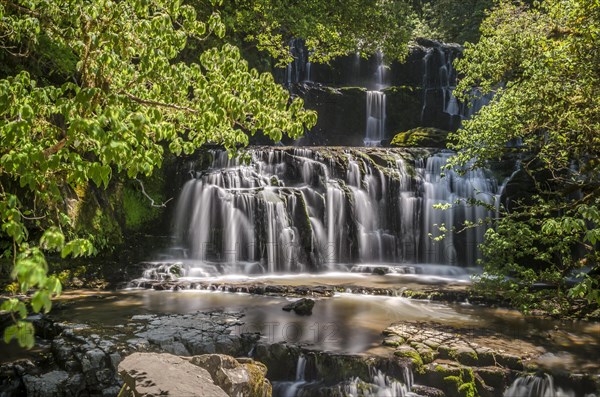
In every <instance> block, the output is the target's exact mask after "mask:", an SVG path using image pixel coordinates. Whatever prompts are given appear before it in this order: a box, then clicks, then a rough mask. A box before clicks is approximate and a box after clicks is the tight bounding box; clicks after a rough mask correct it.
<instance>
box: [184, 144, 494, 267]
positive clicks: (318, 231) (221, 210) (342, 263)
mask: <svg viewBox="0 0 600 397" xmlns="http://www.w3.org/2000/svg"><path fill="white" fill-rule="evenodd" d="M247 154H248V156H249V158H250V160H249V161H248V162H244V161H241V160H240V159H229V158H228V156H227V153H226V152H224V151H212V152H211V156H212V162H211V166H210V167H208V169H204V170H196V169H194V166H193V165H191V166H190V167H191V170H190V171H191V173H190V174H191V175H192V178H191V179H190V180H189V181H187V182H186V183H185V185H184V187H183V189H182V192H181V194H180V197H179V199H178V203H177V207H176V214H175V217H174V226H173V228H174V234H175V238H176V241H177V249H175V250H174V251H173V252H176V254H175V255H174V258H173V259H180V260H183V261H184V262H185V261H188V262H189V263H190V264H189V265H186V266H184V267H185V269H184V271H185V275H187V276H207V275H213V274H230V273H244V274H249V273H266V272H269V273H274V272H285V273H290V272H292V273H295V272H307V271H308V272H317V271H326V270H336V269H340V268H343V269H346V268H350V267H351V266H353V265H357V264H361V265H363V266H364V265H366V264H394V265H397V264H403V263H430V264H452V265H461V266H473V265H475V263H476V260H477V258H478V255H479V254H478V249H477V245H478V244H479V243H481V241H482V239H483V230H479V229H481V228H478V229H472V230H468V231H466V232H464V233H461V234H458V235H455V236H453V235H452V233H447V236H446V238H445V239H443V240H441V241H435V240H434V239H432V236H438V235H440V234H441V232H440V230H439V227H440V226H442V225H444V226H445V227H446V228H447V229H451V228H452V227H453V226H457V227H459V226H460V225H461V224H462V223H463V222H464V221H465V220H469V221H471V222H476V221H478V220H479V219H485V218H486V217H491V216H493V215H494V213H493V211H490V210H488V209H486V208H484V207H481V206H470V205H467V204H465V202H464V201H465V200H469V199H477V200H481V201H483V202H486V203H488V204H493V203H496V202H497V201H498V196H499V193H500V192H499V188H498V184H497V182H496V181H495V180H494V179H493V178H491V177H489V176H488V175H486V173H485V172H484V171H481V170H480V171H474V172H469V173H467V174H466V175H464V176H459V175H458V174H455V173H454V172H452V171H445V175H443V170H442V167H443V166H444V164H445V163H446V161H447V159H448V157H449V156H450V155H451V153H448V152H437V153H433V152H431V151H428V150H423V149H418V150H399V149H380V148H311V149H307V148H277V147H265V148H252V149H250V150H248V152H247ZM434 204H442V205H444V204H445V205H450V206H451V207H452V208H449V209H447V210H441V209H435V208H434V207H433V205H434Z"/></svg>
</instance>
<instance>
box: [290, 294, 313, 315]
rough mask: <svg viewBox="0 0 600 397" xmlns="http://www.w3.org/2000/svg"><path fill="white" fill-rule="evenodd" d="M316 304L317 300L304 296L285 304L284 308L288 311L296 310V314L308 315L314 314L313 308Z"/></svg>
mask: <svg viewBox="0 0 600 397" xmlns="http://www.w3.org/2000/svg"><path fill="white" fill-rule="evenodd" d="M314 306H315V301H314V300H312V299H308V298H302V299H299V300H297V301H295V302H292V303H290V304H287V305H285V306H284V307H283V308H282V310H285V311H287V312H289V311H292V310H293V311H294V312H295V313H296V314H299V315H301V316H308V315H311V314H312V309H313V307H314Z"/></svg>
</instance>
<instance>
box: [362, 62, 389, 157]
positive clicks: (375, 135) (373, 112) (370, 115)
mask: <svg viewBox="0 0 600 397" xmlns="http://www.w3.org/2000/svg"><path fill="white" fill-rule="evenodd" d="M385 87H386V83H385V65H384V63H383V54H382V53H378V54H377V69H376V72H375V79H374V87H373V88H375V90H369V91H367V125H366V128H365V140H364V142H365V146H381V141H383V140H384V139H385V118H386V100H385V93H384V92H383V91H382V90H383V89H384V88H385Z"/></svg>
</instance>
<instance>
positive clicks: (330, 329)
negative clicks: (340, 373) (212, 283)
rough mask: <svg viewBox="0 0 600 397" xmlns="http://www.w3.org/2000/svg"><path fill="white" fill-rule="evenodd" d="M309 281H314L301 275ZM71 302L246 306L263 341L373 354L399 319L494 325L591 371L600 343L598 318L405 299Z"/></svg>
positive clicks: (76, 310)
mask: <svg viewBox="0 0 600 397" xmlns="http://www.w3.org/2000/svg"><path fill="white" fill-rule="evenodd" d="M296 281H297V282H298V283H302V285H306V284H307V281H309V280H298V279H296ZM62 299H63V300H64V301H65V302H70V304H68V305H67V306H66V307H67V308H66V309H65V310H59V311H56V312H54V314H53V315H54V316H55V317H56V318H57V319H59V320H65V321H69V322H76V323H88V324H92V325H94V324H96V325H108V326H110V325H118V324H125V323H127V322H128V320H129V319H130V317H131V316H133V315H135V314H161V313H180V314H185V313H192V312H196V311H211V310H225V311H235V312H238V311H239V312H243V313H244V318H243V319H242V321H243V325H240V326H237V327H236V328H235V329H234V330H233V332H234V333H239V334H241V333H244V332H260V333H261V334H262V335H263V338H264V339H265V341H268V342H280V341H287V342H290V343H302V344H306V345H309V346H312V347H314V348H316V349H319V350H328V351H336V352H347V353H362V352H374V351H375V350H376V349H377V348H378V347H379V346H380V345H381V340H382V336H381V332H382V331H383V330H384V329H385V328H386V327H388V326H389V325H390V324H391V323H393V322H397V321H423V322H435V323H438V324H443V325H448V326H453V327H459V328H460V329H461V330H462V332H464V333H472V334H473V335H474V336H478V335H481V334H484V333H486V332H488V331H491V332H493V333H495V334H496V335H498V336H501V337H504V338H507V339H512V340H522V341H527V342H528V343H532V344H535V345H536V346H539V349H540V352H542V353H545V355H546V356H547V359H548V361H549V362H551V361H552V360H554V361H556V362H557V363H558V364H560V365H564V364H565V362H568V365H569V366H570V367H576V368H577V367H579V368H583V367H585V368H587V369H588V370H589V369H592V370H593V368H594V367H593V365H595V364H594V360H595V356H596V355H597V351H598V347H599V346H600V324H599V323H589V322H567V321H554V320H547V319H534V318H529V317H524V316H522V315H521V314H519V313H518V312H516V311H512V310H503V309H493V308H486V307H480V306H475V305H469V304H446V303H439V302H431V301H425V300H413V299H408V298H404V297H399V296H398V297H390V296H372V295H360V294H349V293H341V294H336V295H335V296H334V297H332V298H323V299H319V300H317V302H316V304H315V306H314V308H313V313H312V315H310V316H299V315H296V314H295V313H293V312H286V311H283V310H282V307H283V306H284V305H286V304H287V303H289V302H290V301H292V300H294V299H296V298H286V297H279V296H261V295H249V294H244V293H228V292H218V291H196V290H190V291H179V292H172V291H153V290H124V291H119V292H114V293H101V294H97V293H89V292H86V293H83V294H82V293H80V292H78V291H74V292H70V293H68V294H66V295H65V296H64V297H63V298H62Z"/></svg>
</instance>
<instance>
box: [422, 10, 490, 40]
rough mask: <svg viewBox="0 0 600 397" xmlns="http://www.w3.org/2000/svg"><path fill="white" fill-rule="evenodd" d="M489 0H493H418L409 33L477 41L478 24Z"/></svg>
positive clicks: (433, 37)
mask: <svg viewBox="0 0 600 397" xmlns="http://www.w3.org/2000/svg"><path fill="white" fill-rule="evenodd" d="M493 4H494V2H493V0H466V1H455V0H433V1H421V2H418V3H417V4H416V7H415V9H416V10H415V11H416V15H415V30H414V31H413V37H426V38H431V39H437V40H441V41H445V42H452V43H460V44H463V43H465V42H470V43H474V42H477V40H478V39H479V26H480V24H481V22H482V21H483V20H484V18H485V16H486V13H487V11H488V10H489V9H491V8H492V6H493Z"/></svg>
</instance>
